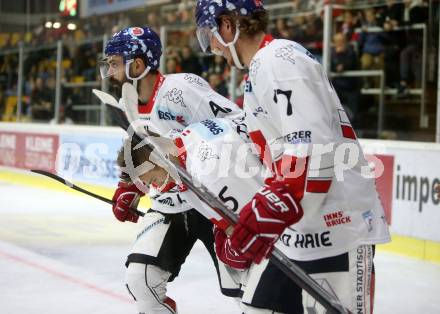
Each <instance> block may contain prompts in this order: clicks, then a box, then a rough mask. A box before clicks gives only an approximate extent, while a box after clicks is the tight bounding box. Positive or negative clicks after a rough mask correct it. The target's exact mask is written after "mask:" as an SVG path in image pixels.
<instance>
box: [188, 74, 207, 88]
mask: <svg viewBox="0 0 440 314" xmlns="http://www.w3.org/2000/svg"><path fill="white" fill-rule="evenodd" d="M184 79H185V80H186V81H188V82H189V83H191V84H194V85H198V86H203V82H202V79H201V78H200V77H198V76H196V75H192V74H189V73H186V74H185V76H184Z"/></svg>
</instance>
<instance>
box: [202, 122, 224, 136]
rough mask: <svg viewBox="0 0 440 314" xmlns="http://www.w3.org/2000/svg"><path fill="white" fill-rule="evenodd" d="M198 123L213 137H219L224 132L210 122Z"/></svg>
mask: <svg viewBox="0 0 440 314" xmlns="http://www.w3.org/2000/svg"><path fill="white" fill-rule="evenodd" d="M200 123H201V124H203V125H204V126H205V127H206V128H207V129H208V130H209V131H210V132H211V133H212V134H214V135H219V134H220V133H222V132H223V131H224V130H223V128H221V127H220V125H218V124H217V123H215V122H214V121H212V120H204V121H201V122H200Z"/></svg>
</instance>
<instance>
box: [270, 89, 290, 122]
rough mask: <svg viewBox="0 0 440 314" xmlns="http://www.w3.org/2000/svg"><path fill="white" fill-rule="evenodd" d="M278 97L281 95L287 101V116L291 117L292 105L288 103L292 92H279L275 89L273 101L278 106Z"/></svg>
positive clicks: (279, 90)
mask: <svg viewBox="0 0 440 314" xmlns="http://www.w3.org/2000/svg"><path fill="white" fill-rule="evenodd" d="M278 95H283V96H285V97H286V99H287V115H288V116H291V115H292V113H293V109H292V103H291V102H290V98H291V97H292V91H291V90H281V89H276V90H274V93H273V101H274V102H275V103H276V104H278Z"/></svg>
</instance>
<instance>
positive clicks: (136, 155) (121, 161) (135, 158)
mask: <svg viewBox="0 0 440 314" xmlns="http://www.w3.org/2000/svg"><path fill="white" fill-rule="evenodd" d="M137 144H138V142H136V141H133V140H130V139H126V140H124V144H123V145H122V147H121V148H120V149H119V151H118V157H117V158H116V163H117V165H118V167H119V169H120V170H121V174H120V178H121V180H123V181H131V179H130V176H129V175H128V174H127V173H125V172H123V171H122V169H123V168H125V167H126V165H127V163H126V162H125V155H126V154H125V149H128V148H130V149H131V154H130V155H131V160H132V163H133V166H134V167H138V166H140V165H142V164H143V163H144V162H145V161H146V160H148V159H149V157H150V154H151V152H152V149H151V147H150V146H149V145H142V146H141V147H139V148H137V149H134V148H135V147H136V145H137Z"/></svg>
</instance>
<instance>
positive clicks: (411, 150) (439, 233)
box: [0, 123, 440, 263]
mask: <svg viewBox="0 0 440 314" xmlns="http://www.w3.org/2000/svg"><path fill="white" fill-rule="evenodd" d="M123 136H124V132H123V131H122V130H120V129H118V128H113V127H98V126H96V127H93V126H90V127H84V126H55V125H39V124H17V123H0V166H2V168H1V169H0V179H1V180H6V181H9V182H15V183H21V184H27V185H33V186H45V187H49V188H54V189H65V188H64V187H63V186H62V185H60V184H59V183H56V182H51V181H50V180H46V179H42V178H41V177H37V176H34V175H31V174H30V173H28V172H27V171H26V169H44V170H48V171H51V172H57V173H58V174H59V175H60V176H62V177H64V178H66V179H68V180H72V181H74V182H78V183H80V184H81V186H82V187H85V188H89V189H93V191H94V192H96V193H100V194H102V195H106V196H108V197H111V195H112V187H113V186H115V185H116V182H117V180H118V179H117V178H118V171H117V169H116V167H115V165H116V162H115V160H116V155H117V151H118V149H119V148H120V146H121V144H122V139H123ZM361 145H362V146H363V148H364V151H365V154H366V155H367V156H368V157H369V160H370V161H371V162H374V164H375V167H376V169H379V170H380V171H381V172H382V174H381V175H380V176H379V177H378V178H377V179H376V183H377V188H378V191H379V193H380V196H381V200H382V203H383V205H384V208H385V212H386V218H387V220H388V222H389V224H390V227H391V230H392V233H393V242H392V243H391V244H388V245H384V246H381V248H382V249H385V250H390V251H394V252H398V253H401V254H405V255H410V256H414V257H418V258H422V259H426V260H430V261H435V262H438V263H440V228H438V222H440V210H439V209H440V208H439V206H440V205H439V203H440V200H438V199H437V198H436V196H435V193H434V191H433V187H434V186H435V185H436V184H437V183H440V167H438V164H437V163H438V162H439V161H440V144H434V143H414V142H398V141H380V140H361ZM20 169H21V170H20ZM15 170H19V171H15ZM144 204H145V203H144Z"/></svg>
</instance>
